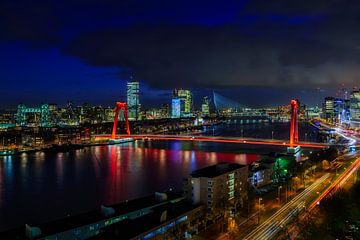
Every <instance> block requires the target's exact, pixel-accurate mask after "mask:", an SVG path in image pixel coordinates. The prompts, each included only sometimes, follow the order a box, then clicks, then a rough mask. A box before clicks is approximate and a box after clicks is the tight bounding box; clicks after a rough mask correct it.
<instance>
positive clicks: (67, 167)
mask: <svg viewBox="0 0 360 240" xmlns="http://www.w3.org/2000/svg"><path fill="white" fill-rule="evenodd" d="M149 146H152V148H150V147H149ZM197 148H200V149H197ZM182 149H185V150H182ZM215 150H218V151H219V150H221V149H218V146H216V145H214V144H212V146H211V149H210V150H209V151H207V149H206V145H203V144H201V147H199V146H197V145H196V144H195V145H194V143H191V144H189V143H182V142H165V143H162V142H151V144H147V143H143V142H135V143H128V144H124V145H111V146H96V147H90V148H85V149H81V150H76V151H72V152H68V153H43V152H37V153H29V154H22V155H20V156H7V157H1V158H0V229H2V230H3V229H7V228H10V227H14V226H17V225H20V224H25V223H36V222H41V221H47V220H50V219H52V218H59V217H63V216H65V215H66V214H68V213H73V214H74V213H78V212H83V211H88V210H91V209H95V208H97V207H98V206H100V204H112V203H117V202H120V201H124V200H128V199H133V198H137V197H141V196H144V195H147V194H151V193H152V192H154V191H162V190H167V189H169V188H170V187H171V188H173V189H177V190H180V189H181V186H182V179H183V177H185V176H186V175H188V174H189V173H190V172H191V171H193V170H195V169H197V168H200V167H204V166H208V165H211V164H214V163H216V162H219V161H230V162H239V163H248V162H252V161H254V160H256V159H257V155H255V154H241V153H230V152H223V153H222V152H214V151H215ZM235 150H236V149H234V151H235Z"/></svg>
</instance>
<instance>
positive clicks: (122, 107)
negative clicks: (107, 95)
mask: <svg viewBox="0 0 360 240" xmlns="http://www.w3.org/2000/svg"><path fill="white" fill-rule="evenodd" d="M120 110H124V118H125V129H126V133H127V135H128V136H130V126H129V119H128V115H127V108H126V103H124V102H116V105H115V110H114V111H115V116H114V125H113V129H112V134H111V139H115V138H116V129H117V123H118V118H119V112H120Z"/></svg>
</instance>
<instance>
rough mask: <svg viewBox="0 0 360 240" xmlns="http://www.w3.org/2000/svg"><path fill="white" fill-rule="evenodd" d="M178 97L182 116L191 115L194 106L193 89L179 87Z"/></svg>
mask: <svg viewBox="0 0 360 240" xmlns="http://www.w3.org/2000/svg"><path fill="white" fill-rule="evenodd" d="M175 92H176V91H175ZM177 97H178V98H179V99H180V108H181V117H191V116H192V108H193V99H192V93H191V91H190V90H184V89H179V90H177Z"/></svg>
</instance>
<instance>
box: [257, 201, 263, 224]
mask: <svg viewBox="0 0 360 240" xmlns="http://www.w3.org/2000/svg"><path fill="white" fill-rule="evenodd" d="M262 200H263V199H262V198H259V210H258V214H259V215H258V224H260V210H261V201H262Z"/></svg>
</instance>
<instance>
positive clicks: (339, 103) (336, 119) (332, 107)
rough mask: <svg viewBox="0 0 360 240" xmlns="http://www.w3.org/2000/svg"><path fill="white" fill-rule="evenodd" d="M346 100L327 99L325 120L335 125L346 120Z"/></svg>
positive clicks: (324, 111)
mask: <svg viewBox="0 0 360 240" xmlns="http://www.w3.org/2000/svg"><path fill="white" fill-rule="evenodd" d="M346 111H347V110H346V100H344V99H341V98H333V97H326V98H325V102H324V109H323V115H324V118H325V119H326V120H328V121H330V122H333V123H341V122H342V121H344V120H346V116H347V115H348V114H347V112H346Z"/></svg>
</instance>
